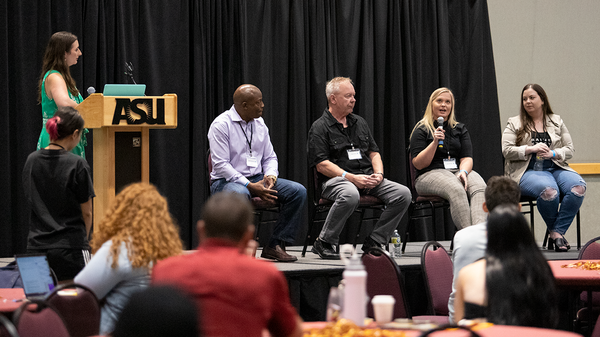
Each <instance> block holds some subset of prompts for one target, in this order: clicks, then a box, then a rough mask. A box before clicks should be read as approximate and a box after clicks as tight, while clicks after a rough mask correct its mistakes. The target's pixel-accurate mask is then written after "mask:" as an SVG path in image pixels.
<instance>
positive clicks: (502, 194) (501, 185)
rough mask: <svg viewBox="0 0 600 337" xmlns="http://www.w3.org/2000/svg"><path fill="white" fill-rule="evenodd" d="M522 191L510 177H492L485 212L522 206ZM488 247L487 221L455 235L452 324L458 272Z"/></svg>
mask: <svg viewBox="0 0 600 337" xmlns="http://www.w3.org/2000/svg"><path fill="white" fill-rule="evenodd" d="M520 198H521V189H520V188H519V185H517V183H515V182H514V181H512V180H511V179H510V178H508V177H498V176H496V177H491V178H490V180H488V183H487V187H486V189H485V202H484V203H483V206H482V207H483V210H484V211H485V212H486V213H487V212H491V211H493V210H494V208H496V206H499V205H502V204H509V205H514V206H516V207H519V209H521V204H520V203H519V200H520ZM486 247H487V221H484V222H482V223H480V224H477V225H473V226H471V227H467V228H464V229H462V230H460V231H458V232H457V233H456V234H455V235H454V249H453V250H452V262H453V264H454V277H453V279H452V293H451V294H450V299H449V300H448V311H449V313H450V322H454V297H455V295H456V279H457V278H458V272H460V270H461V269H462V268H463V267H464V266H466V265H468V264H471V263H473V262H475V261H477V260H479V259H481V258H482V257H484V256H485V248H486Z"/></svg>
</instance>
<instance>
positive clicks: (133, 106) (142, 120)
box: [112, 98, 166, 125]
mask: <svg viewBox="0 0 600 337" xmlns="http://www.w3.org/2000/svg"><path fill="white" fill-rule="evenodd" d="M115 101H116V106H115V111H114V114H113V119H112V125H119V123H121V121H122V120H125V121H127V124H129V125H138V124H148V125H165V124H166V123H165V100H164V98H136V99H134V100H131V99H129V98H115ZM153 103H156V111H154V109H153V105H154V104H153Z"/></svg>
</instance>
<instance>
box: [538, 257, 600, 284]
mask: <svg viewBox="0 0 600 337" xmlns="http://www.w3.org/2000/svg"><path fill="white" fill-rule="evenodd" d="M577 262H581V260H556V261H548V264H549V265H550V268H551V269H552V274H554V278H555V279H556V285H557V286H558V287H559V288H563V289H571V290H596V291H600V271H598V270H583V269H579V268H562V266H564V265H568V264H572V263H577ZM594 262H597V261H594Z"/></svg>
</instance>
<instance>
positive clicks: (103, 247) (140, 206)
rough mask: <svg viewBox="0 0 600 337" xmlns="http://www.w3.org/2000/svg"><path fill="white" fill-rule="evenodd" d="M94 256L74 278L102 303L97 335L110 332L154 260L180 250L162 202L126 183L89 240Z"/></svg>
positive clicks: (145, 187) (149, 188)
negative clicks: (90, 290)
mask: <svg viewBox="0 0 600 337" xmlns="http://www.w3.org/2000/svg"><path fill="white" fill-rule="evenodd" d="M91 246H92V251H93V252H94V256H93V258H92V259H91V260H90V262H89V263H88V265H87V266H86V267H85V268H84V269H83V270H82V271H81V272H80V273H79V274H78V275H77V276H76V277H75V283H79V284H82V285H84V286H87V287H89V288H90V289H92V291H93V292H94V294H95V295H96V297H98V299H100V300H102V301H103V303H104V304H103V306H102V315H101V316H102V317H101V323H100V335H107V334H108V333H110V332H112V330H113V328H114V325H115V322H116V321H117V319H118V318H119V315H120V313H121V311H122V310H123V307H124V306H125V305H126V304H127V301H128V300H129V298H130V297H131V295H133V294H134V293H136V292H138V291H140V290H142V289H145V288H146V287H148V285H149V284H150V271H151V269H152V267H153V266H154V265H155V264H156V262H157V261H159V260H162V259H165V258H167V257H170V256H174V255H179V254H181V252H182V246H183V244H182V242H181V239H180V237H179V232H178V229H177V226H176V225H175V224H174V223H173V219H172V217H171V214H170V213H169V207H168V204H167V200H166V199H165V198H164V197H163V196H162V195H160V193H159V192H158V190H157V189H156V187H154V186H153V185H150V184H147V183H135V184H131V185H129V186H127V187H125V188H124V189H123V191H121V192H120V193H119V194H118V195H117V196H116V198H115V201H114V203H113V204H112V206H111V208H110V209H109V210H108V212H107V213H106V216H105V217H104V219H102V221H101V222H100V223H99V224H98V226H97V228H96V230H95V231H94V234H93V237H92V241H91Z"/></svg>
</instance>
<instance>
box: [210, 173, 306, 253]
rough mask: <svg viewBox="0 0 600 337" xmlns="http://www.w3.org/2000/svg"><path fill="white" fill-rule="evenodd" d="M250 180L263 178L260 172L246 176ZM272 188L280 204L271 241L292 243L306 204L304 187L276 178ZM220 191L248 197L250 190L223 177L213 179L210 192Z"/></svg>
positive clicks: (300, 224) (254, 180) (255, 180)
mask: <svg viewBox="0 0 600 337" xmlns="http://www.w3.org/2000/svg"><path fill="white" fill-rule="evenodd" d="M247 178H248V180H250V182H253V183H255V182H257V181H261V180H262V179H263V175H262V174H257V175H255V176H252V177H247ZM273 189H274V190H276V191H277V201H278V202H279V204H280V205H281V207H280V210H279V218H278V219H277V223H276V224H275V227H274V228H273V236H271V241H273V239H277V240H280V241H285V242H287V243H290V244H292V243H294V241H295V240H296V234H297V233H298V229H300V226H302V224H303V221H302V220H303V218H304V217H303V215H304V210H305V208H306V207H305V206H306V188H304V186H302V185H301V184H299V183H297V182H294V181H291V180H286V179H281V178H278V179H277V182H276V183H275V186H273ZM221 191H228V192H235V193H239V194H245V195H247V196H248V198H249V199H250V198H251V197H252V196H251V195H250V191H249V190H248V188H246V186H244V185H242V184H238V183H234V182H227V181H226V180H225V179H224V178H222V179H217V180H215V181H213V183H212V185H211V186H210V194H215V193H217V192H221Z"/></svg>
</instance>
